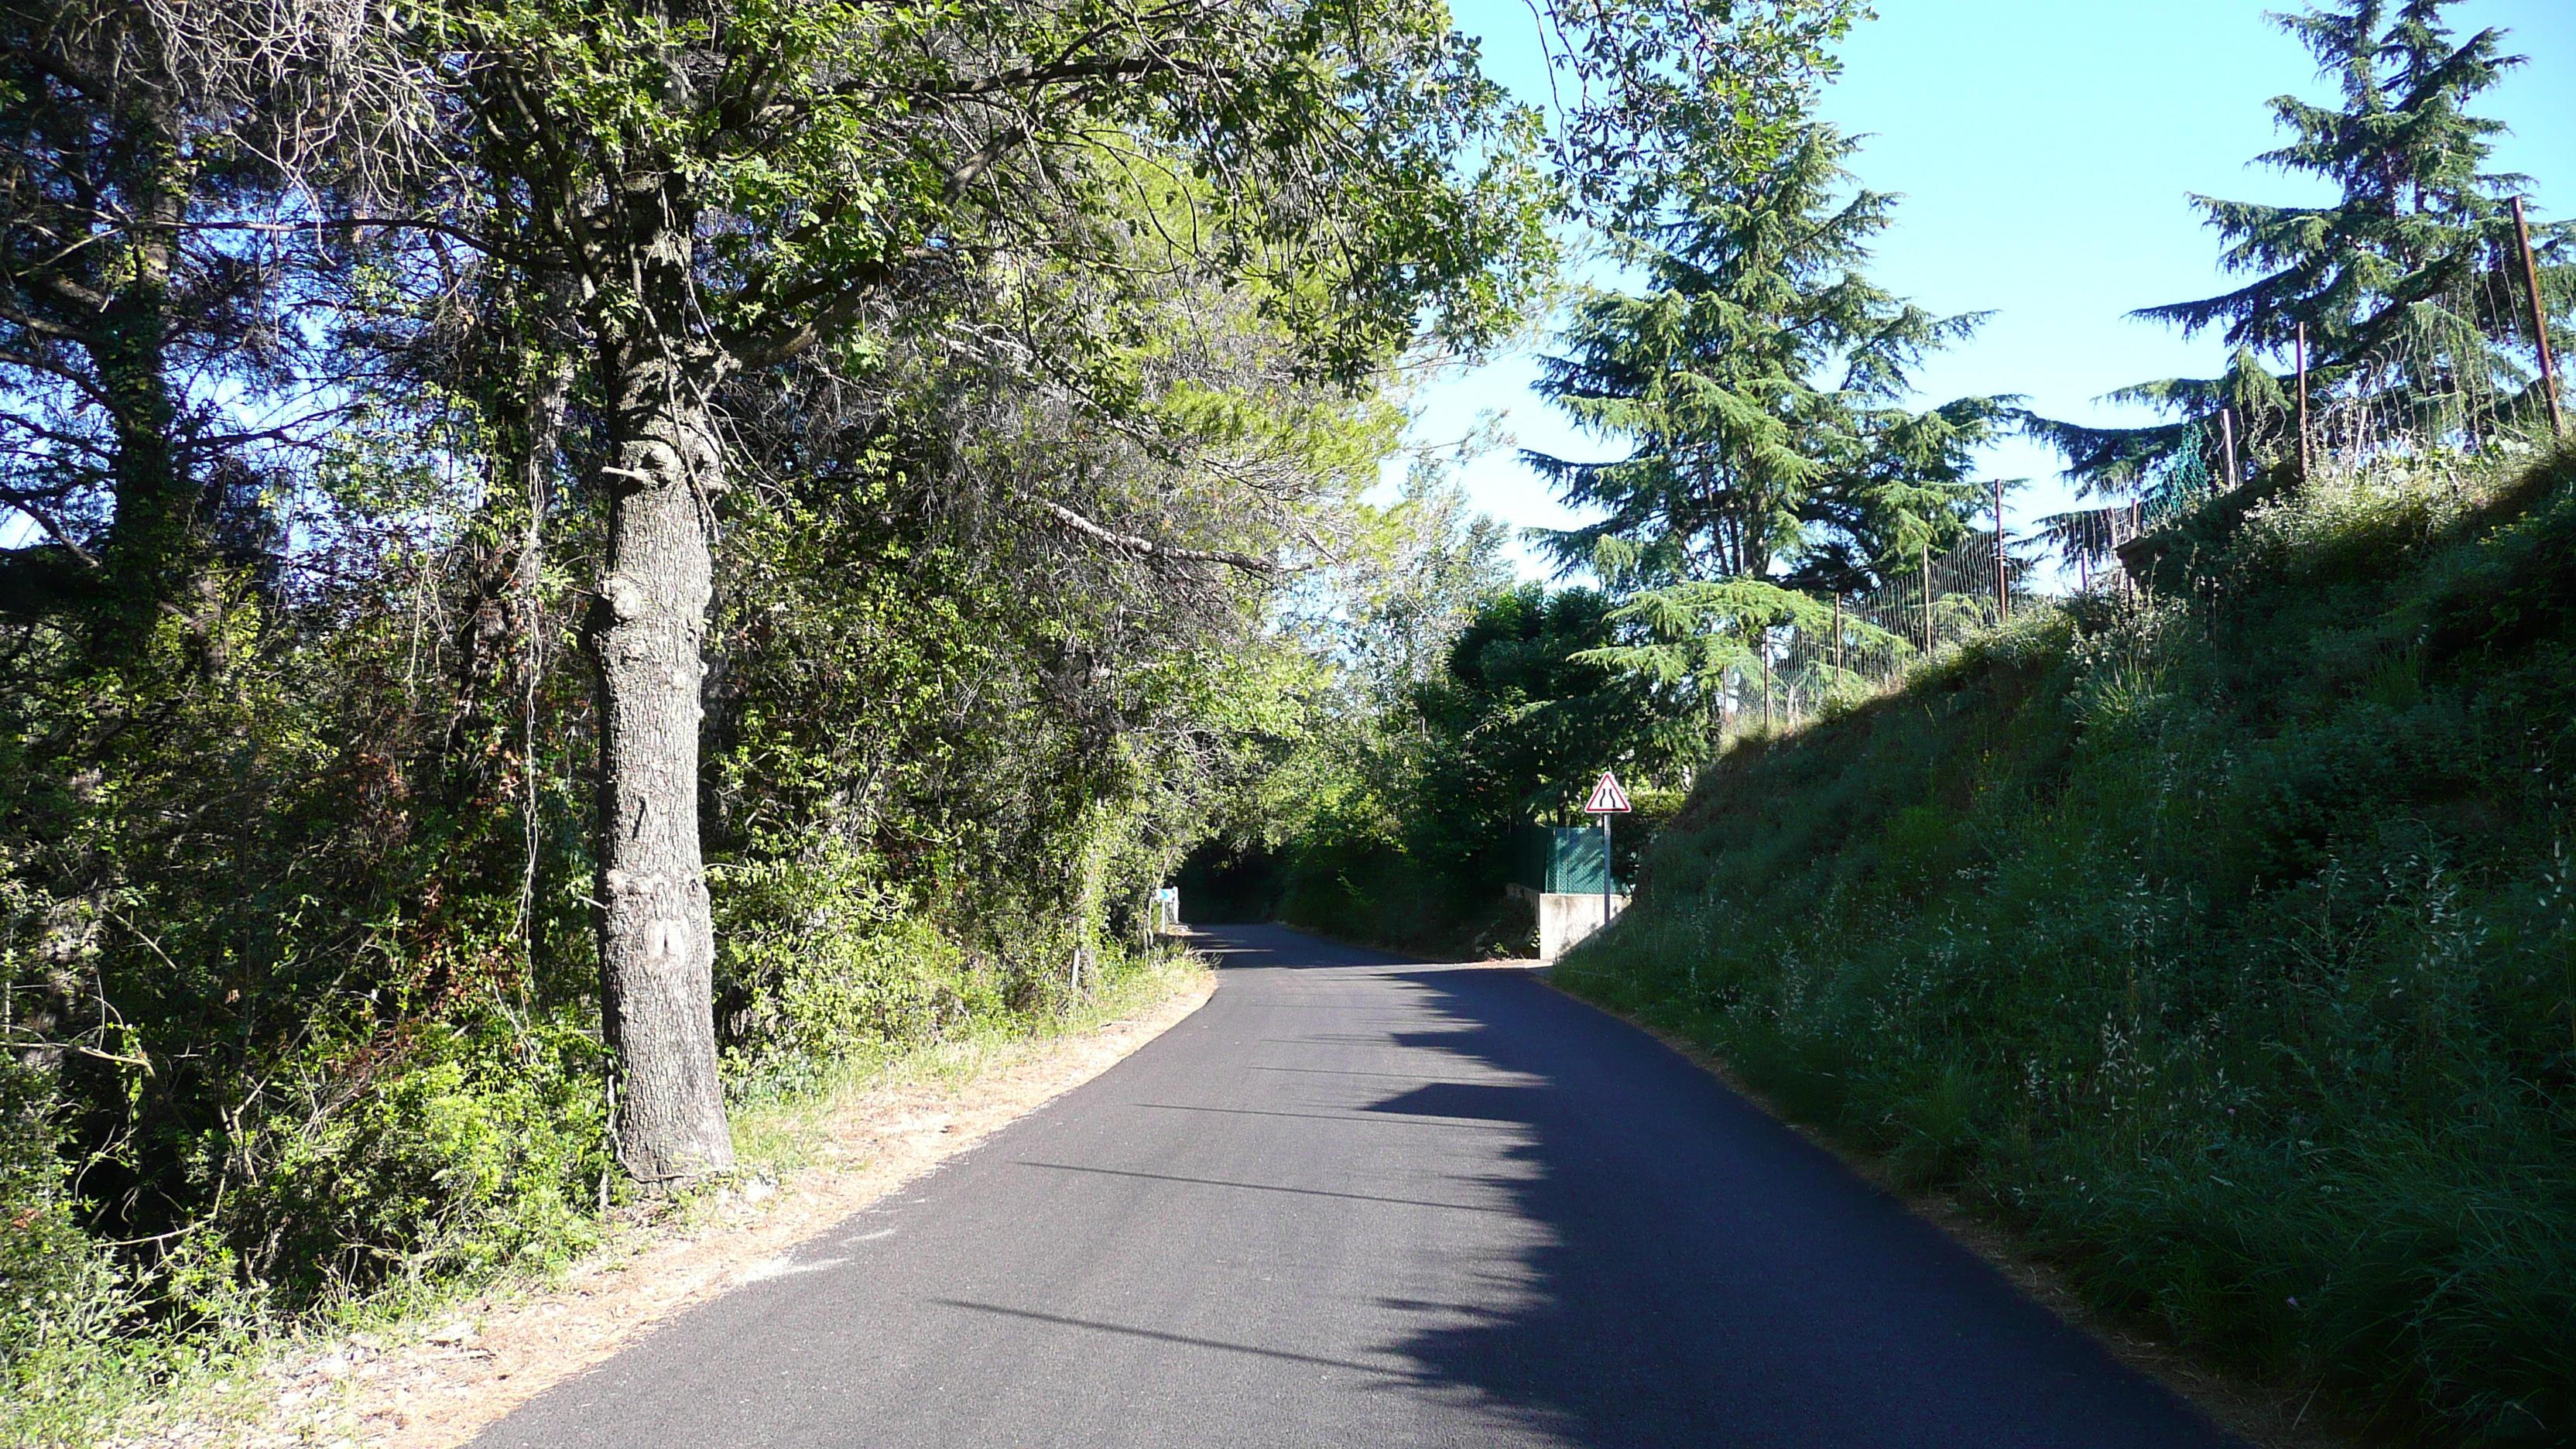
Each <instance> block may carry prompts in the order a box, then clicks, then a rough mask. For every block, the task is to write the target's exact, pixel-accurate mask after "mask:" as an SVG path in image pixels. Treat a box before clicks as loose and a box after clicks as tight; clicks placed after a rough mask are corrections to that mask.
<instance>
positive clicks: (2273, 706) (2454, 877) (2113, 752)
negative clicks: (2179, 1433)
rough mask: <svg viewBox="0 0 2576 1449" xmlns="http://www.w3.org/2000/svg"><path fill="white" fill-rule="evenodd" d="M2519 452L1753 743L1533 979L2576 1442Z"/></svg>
mask: <svg viewBox="0 0 2576 1449" xmlns="http://www.w3.org/2000/svg"><path fill="white" fill-rule="evenodd" d="M2502 476H2503V478H2504V480H2505V481H2504V482H2503V485H2502V486H2500V487H2498V488H2496V489H2494V490H2492V491H2491V492H2489V493H2488V494H2487V495H2486V496H2484V497H2481V494H2480V490H2479V489H2477V488H2475V487H2468V488H2464V487H2461V486H2459V481H2458V480H2457V479H2456V478H2446V477H2444V476H2441V475H2439V474H2435V473H2431V472H2430V470H2428V469H2426V468H2423V467H2406V466H2391V467H2387V468H2383V469H2381V470H2379V471H2377V472H2375V473H2372V474H2367V475H2360V476H2350V477H2344V478H2339V479H2336V480H2333V481H2331V482H2321V483H2320V484H2319V485H2317V486H2315V487H2312V488H2310V489H2308V490H2306V491H2304V492H2300V493H2297V494H2294V495H2292V496H2288V497H2284V498H2275V499H2272V500H2270V501H2268V502H2264V503H2261V504H2260V505H2259V506H2255V507H2252V508H2250V509H2249V508H2246V507H2243V506H2241V505H2242V503H2243V500H2235V501H2234V502H2233V503H2231V504H2230V505H2229V506H2228V507H2227V508H2226V509H2224V510H2213V512H2212V513H2210V514H2208V515H2205V516H2203V517H2201V518H2198V519H2195V520H2191V521H2189V522H2187V523H2186V524H2185V525H2183V526H2182V527H2180V528H2178V529H2176V530H2175V531H2174V533H2173V534H2172V535H2171V537H2169V538H2168V539H2167V540H2166V542H2167V543H2168V544H2169V545H2170V546H2169V547H2168V548H2167V549H2166V550H2165V553H2164V556H2163V558H2162V561H2161V562H2160V563H2159V565H2158V573H2157V583H2158V588H2159V598H2158V601H2154V602H2150V603H2147V604H2144V605H2138V606H2123V605H2120V604H2117V603H2115V602H2113V601H2110V600H2106V599H2100V598H2087V599H2079V600H2076V601H2074V602H2072V603H2070V604H2068V605H2066V606H2064V607H2062V608H2057V609H2052V610H2048V611H2046V612H2043V613H2040V614H2038V615H2036V616H2033V617H2026V618H2024V619H2022V620H2019V621H2017V622H2016V623H2014V624H2013V625H2012V626H2011V627H2009V628H2008V629H2005V630H2002V631H1998V632H1995V633H1991V634H1988V635H1985V636H1982V637H1980V638H1979V639H1977V640H1975V641H1973V642H1972V643H1971V644H1970V645H1969V646H1968V647H1966V648H1964V649H1962V650H1960V651H1957V652H1956V653H1953V654H1951V655H1949V656H1947V657H1945V658H1942V659H1940V660H1937V661H1934V662H1933V663H1932V664H1930V665H1928V666H1927V667H1926V668H1925V669H1924V670H1923V671H1922V672H1921V673H1919V674H1918V675H1917V677H1916V678H1915V679H1914V680H1913V681H1912V682H1911V683H1910V684H1909V685H1908V687H1906V688H1904V689H1903V690H1901V691H1899V692H1897V693H1895V694H1893V695H1890V696H1888V697H1885V698H1883V699H1880V700H1878V701H1875V702H1873V703H1871V704H1869V705H1866V706H1863V707H1861V708H1858V709H1856V710H1853V711H1851V712H1848V713H1845V714H1842V715H1840V716H1838V717H1834V718H1831V719H1828V720H1826V721H1824V722H1822V723H1819V724H1817V725H1815V726H1813V727H1811V728H1809V729H1807V730H1805V731H1803V732H1800V733H1797V734H1794V735H1789V736H1786V737H1782V738H1778V739H1772V740H1759V741H1752V742H1748V743H1747V744H1745V745H1743V746H1740V747H1738V748H1737V749H1736V750H1734V751H1733V752H1732V753H1731V754H1730V755H1729V756H1728V757H1727V758H1726V759H1725V761H1724V762H1723V763H1722V764H1721V766H1720V767H1719V768H1717V769H1715V770H1713V771H1711V772H1710V773H1709V775H1708V776H1707V777H1706V778H1705V779H1704V780H1703V782H1702V785H1701V788H1700V789H1699V790H1698V792H1697V793H1696V795H1695V797H1694V798H1693V800H1692V802H1691V804H1690V806H1689V807H1688V808H1687V809H1686V810H1685V812H1684V813H1683V815H1682V817H1681V818H1680V819H1679V820H1677V821H1676V822H1675V823H1674V825H1673V826H1672V827H1671V828H1669V829H1668V830H1667V832H1666V833H1665V836H1664V838H1663V840H1662V842H1661V843H1660V845H1659V846H1658V848H1657V851H1656V853H1655V855H1654V857H1653V859H1652V861H1651V863H1650V865H1649V868H1648V869H1649V873H1648V876H1647V884H1646V888H1645V891H1644V893H1643V899H1642V900H1641V902H1640V904H1639V906H1638V908H1637V909H1636V910H1635V911H1633V912H1632V913H1631V914H1630V915H1629V916H1628V917H1627V918H1625V919H1624V920H1623V921H1621V922H1620V923H1619V925H1618V927H1617V928H1616V929H1614V930H1613V931H1611V932H1609V933H1607V934H1606V935H1605V936H1604V937H1602V938H1600V939H1599V940H1598V941H1597V942H1596V943H1595V944H1593V945H1591V946H1588V947H1587V948H1585V949H1583V950H1581V951H1578V952H1577V953H1575V954H1574V955H1573V956H1571V957H1570V958H1569V959H1568V960H1567V961H1566V962H1565V963H1563V964H1562V965H1561V966H1560V967H1559V968H1558V973H1557V974H1558V979H1559V980H1560V981H1562V982H1564V983H1565V984H1567V985H1568V986H1570V987H1571V988H1573V989H1575V990H1577V991H1579V992H1583V993H1585V994H1588V995H1591V996H1593V997H1595V998H1597V999H1599V1000H1602V1001H1603V1002H1605V1003H1608V1004H1611V1005H1614V1006H1617V1007H1620V1008H1623V1009H1627V1010H1630V1011H1632V1012H1635V1013H1637V1014H1639V1015H1641V1016H1643V1017H1645V1018H1647V1019H1649V1020H1651V1021H1654V1022H1656V1023H1657V1024H1659V1025H1662V1026H1665V1027H1667V1028H1670V1029H1674V1030H1677V1031H1679V1032H1681V1033H1684V1034H1686V1035H1688V1036H1690V1037H1692V1038H1694V1039H1696V1040H1698V1041H1700V1042H1702V1043H1704V1044H1706V1045H1707V1046H1709V1047H1711V1048H1712V1049H1714V1050H1715V1051H1717V1052H1719V1053H1720V1054H1722V1055H1723V1056H1724V1057H1726V1058H1727V1059H1729V1060H1730V1061H1731V1062H1732V1063H1733V1064H1734V1065H1735V1066H1736V1067H1737V1068H1738V1069H1739V1070H1740V1071H1741V1072H1742V1073H1743V1074H1744V1075H1745V1076H1746V1077H1747V1078H1748V1079H1749V1080H1750V1081H1752V1082H1753V1083H1754V1084H1755V1085H1757V1086H1758V1087H1760V1088H1761V1089H1763V1090H1764V1091H1766V1092H1767V1093H1769V1094H1771V1095H1772V1096H1773V1097H1774V1098H1775V1100H1777V1101H1779V1102H1780V1103H1781V1104H1782V1105H1783V1106H1784V1108H1785V1109H1786V1110H1788V1111H1790V1112H1792V1113H1794V1114H1795V1115H1797V1116H1799V1117H1802V1118H1804V1119H1806V1120H1808V1121H1810V1122H1813V1123H1816V1124H1819V1125H1821V1126H1823V1127H1825V1128H1826V1129H1827V1130H1829V1131H1830V1132H1832V1133H1834V1134H1836V1135H1838V1136H1839V1137H1841V1138H1842V1139H1844V1140H1846V1141H1848V1142H1850V1143H1852V1144H1854V1145H1857V1146H1860V1147H1863V1148H1865V1149H1868V1150H1871V1151H1874V1152H1877V1153H1881V1154H1884V1155H1885V1156H1886V1157H1887V1158H1888V1159H1889V1160H1890V1161H1891V1162H1892V1163H1893V1164H1894V1165H1895V1167H1896V1169H1897V1170H1898V1171H1899V1172H1900V1173H1901V1174H1903V1175H1904V1176H1905V1177H1907V1178H1909V1179H1911V1180H1912V1181H1914V1182H1915V1183H1918V1184H1922V1185H1933V1184H1946V1185H1953V1186H1956V1187H1958V1188H1960V1189H1962V1190H1963V1191H1964V1192H1965V1194H1966V1195H1967V1196H1968V1197H1969V1198H1970V1199H1971V1200H1973V1201H1981V1202H1983V1203H1984V1204H1986V1205H1988V1206H1989V1207H1990V1208H1991V1209H1992V1210H1994V1211H1996V1212H1998V1213H2000V1214H2002V1215H2005V1216H2007V1217H2008V1218H2010V1219H2011V1220H2013V1221H2014V1222H2016V1223H2017V1224H2019V1225H2020V1226H2021V1227H2022V1228H2023V1229H2025V1230H2026V1231H2027V1232H2028V1234H2029V1235H2030V1236H2031V1237H2032V1238H2033V1239H2034V1240H2035V1241H2036V1242H2037V1243H2039V1244H2041V1245H2043V1246H2044V1247H2045V1248H2046V1249H2048V1250H2049V1251H2051V1252H2052V1253H2053V1254H2055V1255H2056V1256H2058V1257H2060V1258H2061V1259H2062V1260H2063V1261H2064V1262H2065V1263H2066V1264H2067V1265H2068V1266H2069V1267H2070V1268H2071V1269H2072V1270H2073V1272H2074V1274H2075V1275H2076V1277H2077V1279H2078V1281H2079V1283H2080V1284H2081V1285H2082V1286H2083V1287H2084V1288H2085V1289H2086V1290H2087V1291H2088V1292H2089V1293H2090V1294H2091V1295H2093V1296H2094V1297H2095V1298H2096V1299H2098V1300H2099V1301H2100V1302H2102V1303H2103V1304H2105V1305H2107V1306H2110V1307H2112V1308H2114V1309H2117V1310H2127V1311H2130V1312H2133V1313H2137V1314H2142V1315H2147V1316H2150V1317H2152V1318H2154V1319H2157V1320H2161V1321H2162V1323H2164V1324H2165V1325H2166V1326H2168V1327H2169V1328H2170V1330H2171V1331H2172V1332H2173V1333H2175V1334H2176V1335H2178V1336H2180V1337H2182V1338H2183V1339H2185V1340H2187V1341H2190V1342H2192V1343H2195V1344H2198V1345H2200V1346H2202V1347H2203V1348H2205V1349H2206V1350H2207V1351H2208V1352H2210V1353H2211V1354H2212V1355H2214V1356H2216V1357H2218V1358H2220V1359H2222V1360H2226V1361H2230V1362H2232V1363H2234V1364H2236V1365H2238V1366H2240V1367H2242V1368H2245V1369H2248V1370H2252V1371H2255V1372H2258V1373H2264V1374H2270V1375H2276V1376H2280V1377H2282V1378H2285V1379H2289V1380H2292V1381H2306V1382H2312V1383H2314V1384H2317V1385H2320V1386H2322V1387H2323V1388H2324V1389H2325V1390H2326V1391H2327V1392H2328V1393H2330V1394H2331V1395H2334V1396H2336V1397H2339V1398H2340V1399H2342V1400H2343V1402H2344V1404H2345V1406H2346V1407H2347V1408H2348V1409H2350V1410H2351V1411H2352V1412H2353V1413H2355V1414H2356V1415H2357V1416H2358V1417H2360V1418H2361V1419H2363V1420H2366V1421H2367V1422H2368V1423H2370V1424H2371V1425H2372V1426H2373V1427H2374V1429H2375V1430H2376V1431H2378V1432H2380V1433H2384V1434H2387V1435H2390V1436H2392V1437H2396V1438H2403V1439H2421V1440H2424V1441H2428V1442H2498V1443H2503V1442H2570V1441H2571V1440H2576V844H2571V835H2576V815H2571V811H2570V803H2571V802H2570V791H2571V789H2576V777H2571V774H2570V771H2571V768H2576V562H2571V560H2576V452H2569V451H2561V452H2559V453H2557V454H2555V455H2553V456H2550V457H2547V458H2543V459H2540V460H2538V461H2537V462H2536V463H2535V462H2532V461H2530V460H2528V459H2526V460H2525V463H2524V464H2523V466H2521V467H2519V468H2517V469H2514V470H2512V471H2511V472H2510V473H2507V474H2504V475H2502Z"/></svg>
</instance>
